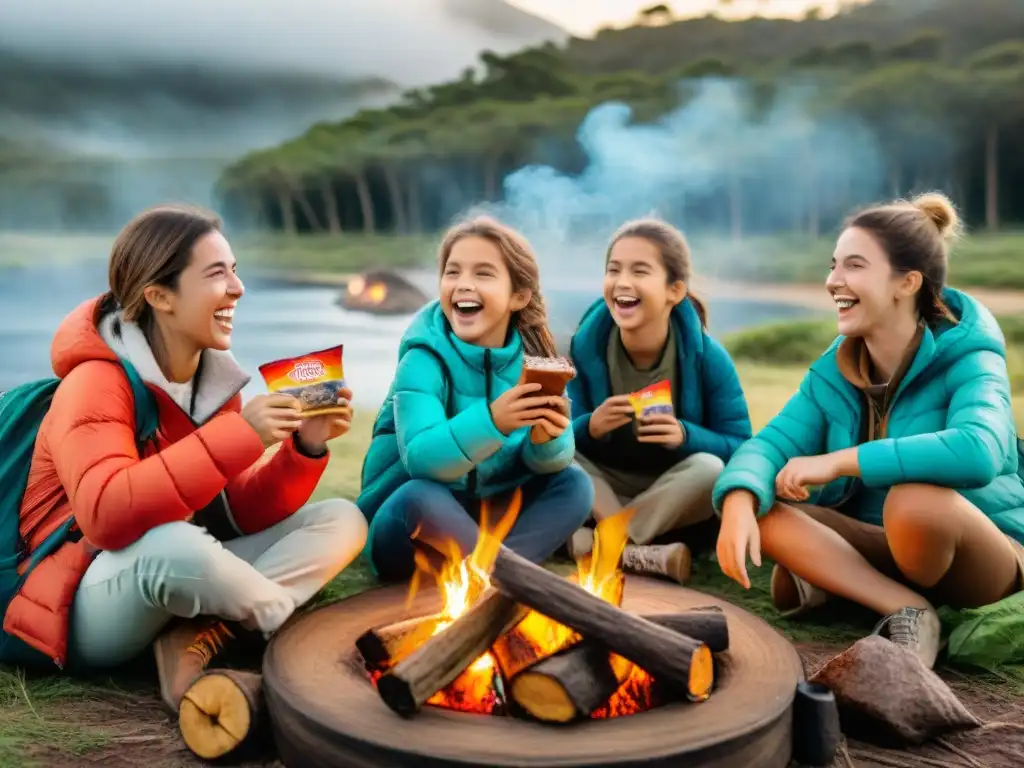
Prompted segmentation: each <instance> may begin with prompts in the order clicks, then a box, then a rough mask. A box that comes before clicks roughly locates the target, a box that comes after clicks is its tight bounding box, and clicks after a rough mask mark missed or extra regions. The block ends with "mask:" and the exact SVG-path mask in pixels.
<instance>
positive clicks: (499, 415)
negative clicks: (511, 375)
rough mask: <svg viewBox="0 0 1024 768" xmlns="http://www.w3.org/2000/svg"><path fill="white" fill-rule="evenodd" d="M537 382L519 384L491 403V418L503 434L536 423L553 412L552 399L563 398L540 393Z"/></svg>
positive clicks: (508, 433)
mask: <svg viewBox="0 0 1024 768" xmlns="http://www.w3.org/2000/svg"><path fill="white" fill-rule="evenodd" d="M540 389H541V385H540V384H539V383H537V382H533V383H531V384H519V385H517V386H515V387H512V389H509V390H507V391H506V392H504V393H502V394H501V395H499V396H498V397H497V398H495V399H494V402H492V403H491V406H490V407H491V419H492V420H493V421H494V426H496V427H497V428H498V431H499V432H501V433H502V434H503V435H511V434H512V433H513V432H515V431H516V430H517V429H519V428H520V427H525V426H528V425H530V424H534V423H536V421H537V420H538V419H541V418H543V417H544V416H545V415H547V414H549V413H550V412H551V409H552V408H553V407H557V406H556V405H554V403H553V402H552V401H556V400H559V399H561V398H557V397H548V396H547V395H541V394H539V392H540Z"/></svg>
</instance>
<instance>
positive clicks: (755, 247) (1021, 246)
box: [0, 231, 1024, 289]
mask: <svg viewBox="0 0 1024 768" xmlns="http://www.w3.org/2000/svg"><path fill="white" fill-rule="evenodd" d="M115 234H116V233H113V232H109V233H88V234H70V233H69V234H51V233H35V232H26V233H18V232H0V267H3V266H26V265H32V264H43V263H54V262H56V263H62V262H67V261H74V260H84V259H93V260H98V261H102V260H104V259H105V258H106V256H107V254H108V253H109V250H110V243H111V241H112V239H113V237H114V235H115ZM229 237H230V239H231V241H232V244H233V246H234V250H235V252H236V255H237V256H238V259H239V261H240V263H241V266H242V267H243V268H253V267H255V268H262V269H273V270H281V271H283V270H287V271H288V272H293V273H303V274H306V275H315V274H326V273H345V272H354V271H360V270H363V269H366V268H368V267H372V266H392V267H413V266H422V265H429V264H431V263H432V262H433V259H434V256H435V253H436V248H437V242H438V238H439V235H438V234H437V233H434V234H424V235H377V236H366V235H360V234H345V235H342V236H330V235H302V236H298V237H288V236H286V235H283V234H279V233H264V234H233V233H230V232H229ZM834 242H835V241H834V239H833V238H832V237H831V236H829V237H820V238H814V237H807V236H797V235H784V234H783V235H774V236H757V237H747V238H744V239H743V240H741V241H738V242H734V241H732V240H730V239H725V238H711V237H702V236H695V237H694V238H692V246H693V251H694V260H695V263H696V268H697V270H698V271H699V272H700V273H701V274H705V275H707V276H711V277H718V278H722V279H735V278H736V276H737V275H742V279H743V280H744V281H753V282H757V281H763V282H772V283H814V284H819V283H821V282H822V281H823V280H824V275H825V273H826V270H827V268H828V261H829V258H830V256H831V254H832V249H833V246H834ZM575 247H576V248H581V249H582V250H583V251H585V253H586V254H587V257H588V258H589V256H590V255H591V253H590V252H591V251H592V252H593V253H592V256H593V258H594V259H600V258H602V254H603V248H604V243H603V242H597V241H595V242H594V243H593V245H592V246H591V245H583V246H582V247H580V246H575ZM1022 253H1024V231H1006V232H1000V233H996V234H989V233H984V232H982V233H977V234H973V235H971V236H970V237H966V238H964V239H963V240H961V241H959V242H958V243H957V244H956V245H955V247H954V249H953V253H952V256H951V260H950V281H951V283H952V284H953V285H955V286H958V287H964V288H970V287H985V288H1004V289H1024V259H1022V258H1021V254H1022ZM546 255H547V254H546V253H545V252H544V250H543V249H542V251H541V253H540V256H541V258H542V260H543V259H544V257H545V256H546Z"/></svg>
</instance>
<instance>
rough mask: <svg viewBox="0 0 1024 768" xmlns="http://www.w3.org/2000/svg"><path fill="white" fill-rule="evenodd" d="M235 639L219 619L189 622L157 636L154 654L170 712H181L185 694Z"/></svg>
mask: <svg viewBox="0 0 1024 768" xmlns="http://www.w3.org/2000/svg"><path fill="white" fill-rule="evenodd" d="M233 638H234V634H232V632H231V630H229V629H228V628H227V626H225V624H224V622H222V621H220V620H217V619H205V620H198V621H186V622H183V623H181V624H179V625H178V626H176V627H173V628H171V629H169V630H167V631H166V632H164V633H163V634H162V635H160V636H159V637H157V639H156V640H155V641H154V643H153V652H154V653H155V655H156V669H157V675H158V677H159V678H160V696H161V698H163V701H164V704H165V705H166V706H167V707H168V709H170V711H171V712H173V713H174V714H177V713H178V708H179V706H180V705H181V698H182V696H184V695H185V691H187V690H188V689H189V687H190V686H191V685H192V684H193V683H194V682H195V681H196V680H197V679H199V676H200V675H201V674H203V671H204V670H205V669H206V668H207V667H208V666H209V664H210V662H211V661H212V660H213V657H214V656H216V655H217V654H218V653H220V652H221V650H222V649H223V647H224V644H225V643H226V642H227V641H228V640H229V639H233Z"/></svg>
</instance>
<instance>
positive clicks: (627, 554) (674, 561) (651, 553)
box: [622, 543, 691, 584]
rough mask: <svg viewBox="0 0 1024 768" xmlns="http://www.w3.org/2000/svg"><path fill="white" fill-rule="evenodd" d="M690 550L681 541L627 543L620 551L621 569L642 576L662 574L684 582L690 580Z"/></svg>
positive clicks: (681, 582)
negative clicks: (641, 544)
mask: <svg viewBox="0 0 1024 768" xmlns="http://www.w3.org/2000/svg"><path fill="white" fill-rule="evenodd" d="M690 566H691V558H690V550H689V548H688V547H687V546H686V545H685V544H682V543H676V544H661V545H645V546H640V545H638V544H627V545H626V549H625V550H624V551H623V553H622V570H624V571H628V572H629V573H636V574H639V575H643V576H664V577H666V578H668V579H671V580H672V581H676V582H679V583H680V584H685V583H686V582H687V581H689V580H690Z"/></svg>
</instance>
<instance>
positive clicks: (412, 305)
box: [338, 269, 428, 315]
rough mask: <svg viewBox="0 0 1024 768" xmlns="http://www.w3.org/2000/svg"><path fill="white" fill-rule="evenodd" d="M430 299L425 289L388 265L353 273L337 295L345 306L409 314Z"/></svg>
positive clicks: (350, 308) (379, 311) (389, 313)
mask: <svg viewBox="0 0 1024 768" xmlns="http://www.w3.org/2000/svg"><path fill="white" fill-rule="evenodd" d="M427 301H428V298H427V296H426V295H425V294H424V293H423V291H421V290H420V289H419V288H417V287H416V286H415V285H413V283H411V282H410V281H409V280H407V279H406V278H405V277H403V276H402V275H400V274H399V273H398V272H395V271H393V270H388V269H373V270H369V271H367V272H364V273H363V274H361V275H356V276H354V277H352V278H351V279H350V280H349V281H348V282H347V283H346V285H345V290H344V291H343V292H342V294H341V296H340V297H339V299H338V303H339V304H341V306H342V307H344V308H345V309H348V310H353V311H357V312H369V313H372V314H376V315H395V314H410V313H412V312H415V311H416V310H418V309H419V308H420V307H422V306H423V305H424V304H426V303H427Z"/></svg>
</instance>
